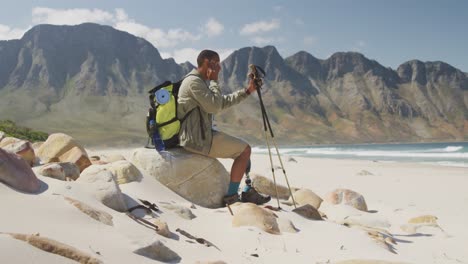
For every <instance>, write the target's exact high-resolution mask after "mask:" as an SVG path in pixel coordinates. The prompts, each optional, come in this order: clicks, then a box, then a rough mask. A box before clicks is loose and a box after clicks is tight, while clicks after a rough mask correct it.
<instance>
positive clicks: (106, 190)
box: [76, 165, 127, 212]
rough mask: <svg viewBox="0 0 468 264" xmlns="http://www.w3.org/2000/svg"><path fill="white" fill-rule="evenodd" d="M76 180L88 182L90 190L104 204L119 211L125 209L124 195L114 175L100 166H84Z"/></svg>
mask: <svg viewBox="0 0 468 264" xmlns="http://www.w3.org/2000/svg"><path fill="white" fill-rule="evenodd" d="M76 181H77V182H82V183H88V184H89V190H90V192H92V193H93V194H94V195H95V197H96V199H98V200H99V201H101V202H102V203H103V204H104V205H105V206H107V207H109V208H111V209H114V210H116V211H119V212H125V211H127V205H126V204H125V199H124V196H123V194H122V191H121V190H120V187H119V185H118V184H117V182H116V181H115V179H114V175H113V174H112V172H110V171H108V170H106V169H105V168H103V167H102V166H97V165H92V166H90V167H88V168H86V169H85V170H84V171H83V172H82V173H81V175H80V177H79V178H78V179H77V180H76Z"/></svg>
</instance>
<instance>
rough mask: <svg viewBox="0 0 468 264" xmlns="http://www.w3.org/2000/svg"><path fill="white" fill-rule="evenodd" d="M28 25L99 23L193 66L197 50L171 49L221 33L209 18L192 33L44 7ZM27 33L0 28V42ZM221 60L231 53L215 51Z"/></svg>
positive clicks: (118, 13)
mask: <svg viewBox="0 0 468 264" xmlns="http://www.w3.org/2000/svg"><path fill="white" fill-rule="evenodd" d="M31 16H32V24H33V25H36V24H44V23H45V24H55V25H77V24H81V23H85V22H92V23H99V24H105V25H110V26H113V27H114V28H116V29H119V30H122V31H126V32H128V33H130V34H133V35H136V36H138V37H142V38H144V39H146V40H148V41H149V42H151V43H152V44H153V45H154V46H155V47H156V48H158V49H163V50H164V51H163V52H161V56H162V57H163V58H168V57H173V58H174V59H175V60H176V61H177V62H179V63H182V62H185V61H190V62H191V63H193V64H196V57H197V56H198V53H199V52H200V50H197V49H194V48H175V47H177V46H181V45H185V44H187V43H193V42H196V41H198V40H200V39H201V38H202V37H203V36H209V37H210V36H217V35H220V34H222V32H223V31H224V25H223V24H222V23H221V22H219V21H218V20H217V19H216V18H214V17H211V18H209V19H208V20H207V21H206V23H205V24H202V25H201V26H200V27H199V28H198V30H197V31H196V32H190V31H188V30H185V29H182V28H170V29H166V30H164V29H161V28H157V27H150V26H147V25H144V24H141V23H138V22H137V21H136V20H134V19H132V18H131V17H129V15H128V14H127V12H126V11H125V10H124V9H122V8H116V9H115V10H114V11H113V12H112V11H106V10H102V9H96V8H95V9H84V8H71V9H54V8H48V7H34V8H33V9H32V12H31ZM26 31H27V29H19V28H11V27H9V26H6V25H2V24H0V40H3V39H18V38H20V37H21V36H22V35H23V34H24V32H26ZM217 51H218V52H219V54H220V57H221V59H224V58H225V57H226V56H228V55H229V54H230V53H231V52H232V51H233V50H231V49H222V50H217Z"/></svg>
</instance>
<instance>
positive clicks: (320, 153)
mask: <svg viewBox="0 0 468 264" xmlns="http://www.w3.org/2000/svg"><path fill="white" fill-rule="evenodd" d="M279 151H280V154H284V155H288V156H303V157H319V158H320V157H321V158H338V159H363V160H378V161H403V162H417V163H430V164H438V165H443V166H455V167H467V168H468V142H450V143H417V144H356V145H316V146H302V147H288V146H280V147H279ZM252 152H253V153H258V154H268V150H267V148H266V147H254V148H252ZM272 153H275V154H276V150H275V149H274V148H272Z"/></svg>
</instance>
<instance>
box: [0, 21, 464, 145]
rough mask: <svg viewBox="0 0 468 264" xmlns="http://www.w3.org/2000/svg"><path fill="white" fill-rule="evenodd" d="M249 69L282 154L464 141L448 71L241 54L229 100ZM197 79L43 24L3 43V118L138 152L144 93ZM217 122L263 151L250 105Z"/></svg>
mask: <svg viewBox="0 0 468 264" xmlns="http://www.w3.org/2000/svg"><path fill="white" fill-rule="evenodd" d="M251 63H253V64H256V65H259V66H261V67H263V68H264V69H265V71H266V73H267V75H266V77H265V85H264V87H263V89H262V93H263V95H264V101H265V104H266V108H267V111H268V113H269V116H270V119H271V121H272V125H273V129H274V132H275V134H276V136H277V139H278V142H279V143H280V144H294V145H304V144H306V145H310V144H316V143H357V142H403V141H408V142H409V141H411V142H420V141H452V140H467V139H468V74H467V73H464V72H462V71H460V70H458V69H456V68H454V67H452V66H450V65H449V64H447V63H444V62H439V61H437V62H421V61H418V60H413V61H408V62H405V63H403V64H402V65H400V66H399V67H398V68H397V69H396V70H393V69H391V68H386V67H384V66H382V65H381V64H379V63H378V62H376V61H374V60H370V59H368V58H366V57H365V56H364V55H362V54H360V53H356V52H339V53H335V54H333V55H332V56H331V57H330V58H328V59H326V60H321V59H318V58H315V57H314V56H312V55H311V54H309V53H307V52H304V51H301V52H298V53H296V54H294V55H292V56H290V57H288V58H282V57H281V56H280V54H279V53H278V51H277V50H276V48H275V47H273V46H266V47H263V48H257V47H248V48H242V49H239V50H237V51H235V52H233V53H232V54H231V55H230V56H229V57H227V58H226V59H225V60H224V61H223V62H222V72H221V75H220V82H221V85H222V87H223V89H224V92H226V93H227V92H229V91H233V90H236V89H239V88H241V87H245V86H246V84H247V72H248V65H249V64H251ZM192 68H193V65H191V64H190V63H184V64H177V63H176V62H175V61H174V60H173V59H162V58H161V56H160V54H159V52H158V50H157V49H156V48H155V47H153V46H152V45H151V44H150V43H149V42H147V41H146V40H144V39H142V38H138V37H135V36H133V35H131V34H128V33H126V32H122V31H118V30H116V29H113V28H112V27H109V26H101V25H97V24H89V23H86V24H82V25H78V26H53V25H39V26H36V27H34V28H32V29H31V30H29V31H28V32H27V33H26V34H25V35H24V36H23V37H22V38H21V39H19V40H10V41H0V119H12V120H14V121H16V122H18V123H19V124H21V125H25V126H30V127H33V128H36V129H41V130H44V131H47V132H55V131H63V132H66V133H68V134H70V135H72V136H74V137H76V138H78V139H80V140H82V141H84V142H86V143H93V144H99V143H100V144H102V145H108V146H113V145H122V144H143V143H144V141H145V138H146V132H145V128H144V119H145V115H146V109H147V108H148V102H147V93H146V91H147V90H149V89H150V88H152V87H153V86H155V85H156V84H158V83H161V82H163V81H164V80H173V81H174V80H177V79H179V78H181V77H182V76H183V75H184V74H185V73H186V72H188V71H190V70H191V69H192ZM216 120H217V125H218V127H221V128H222V129H223V130H225V131H227V132H230V133H233V134H235V135H238V136H241V137H244V138H246V139H248V140H250V141H252V142H254V143H261V142H262V138H263V131H262V130H263V128H262V122H261V115H260V108H259V106H258V100H257V96H256V95H254V96H251V97H250V98H249V99H247V100H246V102H244V103H242V106H238V107H234V108H231V109H230V110H228V111H225V112H224V113H221V114H220V115H218V116H217V119H216ZM239 127H242V129H241V130H240V129H239Z"/></svg>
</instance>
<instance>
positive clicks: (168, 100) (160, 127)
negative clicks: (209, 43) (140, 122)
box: [146, 75, 199, 149]
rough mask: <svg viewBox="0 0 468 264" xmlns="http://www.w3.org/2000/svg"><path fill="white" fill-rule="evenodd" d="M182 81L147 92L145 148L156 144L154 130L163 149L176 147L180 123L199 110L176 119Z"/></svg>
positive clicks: (166, 84) (163, 84)
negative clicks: (148, 103)
mask: <svg viewBox="0 0 468 264" xmlns="http://www.w3.org/2000/svg"><path fill="white" fill-rule="evenodd" d="M188 76H189V75H188ZM186 77H187V76H186ZM184 79H185V78H182V79H181V80H179V81H177V82H170V81H165V82H163V83H162V84H160V85H158V86H156V87H154V88H153V89H151V90H150V91H149V92H148V93H149V101H150V106H151V107H150V108H149V109H148V113H147V115H146V132H147V133H148V143H147V144H146V147H147V148H152V147H151V146H156V145H155V144H156V142H154V140H153V135H154V132H155V131H154V129H157V132H159V135H160V138H161V139H162V141H163V142H164V147H165V149H170V148H174V147H177V146H178V145H179V131H180V125H181V123H182V122H183V120H185V118H186V117H187V116H188V115H189V114H190V113H191V112H192V111H193V110H195V109H197V108H198V109H199V107H195V108H194V109H192V110H190V111H189V112H187V114H186V115H185V116H184V117H183V118H182V119H179V118H177V107H178V104H177V99H178V98H179V89H180V85H181V84H182V81H183V80H184Z"/></svg>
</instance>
